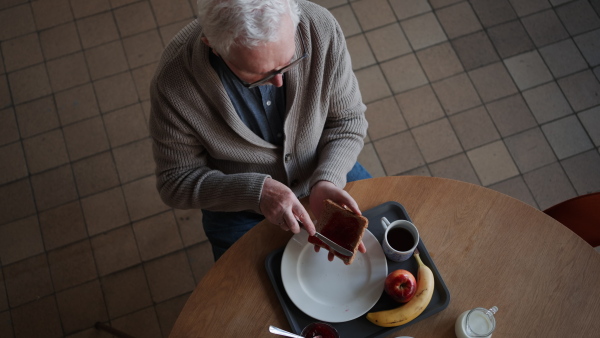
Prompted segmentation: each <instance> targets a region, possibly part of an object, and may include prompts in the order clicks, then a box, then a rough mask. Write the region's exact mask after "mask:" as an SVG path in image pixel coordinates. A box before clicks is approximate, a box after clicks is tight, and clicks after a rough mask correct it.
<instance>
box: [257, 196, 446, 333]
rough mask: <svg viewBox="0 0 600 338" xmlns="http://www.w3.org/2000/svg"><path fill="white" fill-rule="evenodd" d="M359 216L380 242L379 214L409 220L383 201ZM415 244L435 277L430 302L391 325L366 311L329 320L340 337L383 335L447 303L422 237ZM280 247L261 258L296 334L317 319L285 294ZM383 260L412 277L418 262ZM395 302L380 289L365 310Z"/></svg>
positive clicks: (400, 208) (398, 207)
mask: <svg viewBox="0 0 600 338" xmlns="http://www.w3.org/2000/svg"><path fill="white" fill-rule="evenodd" d="M363 216H365V217H366V218H368V219H369V228H368V229H369V231H370V232H371V233H372V234H373V235H374V236H375V238H377V240H378V241H379V242H381V239H382V238H383V234H384V230H383V227H382V226H381V217H386V218H387V219H388V220H389V221H390V222H393V221H395V220H398V219H405V220H408V221H411V219H410V217H409V216H408V214H407V213H406V210H405V209H404V207H403V206H402V205H401V204H400V203H397V202H387V203H384V204H381V205H378V206H376V207H374V208H372V209H369V210H367V211H365V212H363ZM411 222H412V221H411ZM418 227H419V225H418V224H417V228H418ZM417 248H418V249H419V252H420V254H421V259H422V260H423V263H425V265H427V266H429V267H430V268H431V271H433V275H434V278H435V289H434V291H433V297H432V298H431V302H430V303H429V305H428V306H427V308H426V309H425V311H423V313H421V315H419V317H417V318H415V319H414V320H412V321H410V322H408V323H406V324H404V325H401V326H398V327H391V328H386V327H380V326H377V325H375V324H372V323H371V322H369V321H368V320H367V319H366V314H364V315H362V316H360V317H358V318H356V319H354V320H351V321H348V322H343V323H330V324H331V325H332V326H334V327H335V328H336V330H337V331H338V333H339V334H340V337H342V338H350V337H360V338H378V337H385V336H387V335H389V334H391V333H392V332H394V331H397V330H400V329H401V328H403V327H405V326H408V325H411V324H414V323H416V322H419V321H421V320H423V319H425V318H427V317H430V316H432V315H434V314H436V313H438V312H440V311H442V310H444V309H445V308H446V307H448V304H449V303H450V292H449V291H448V287H447V286H446V284H445V283H444V280H443V279H442V276H441V275H440V273H439V271H438V269H437V267H436V266H435V264H434V263H433V260H432V259H431V256H430V255H429V252H427V249H426V248H425V244H424V243H423V239H422V238H421V239H420V241H419V244H418V245H417ZM284 249H285V248H281V249H278V250H275V251H273V252H271V253H270V254H269V255H268V256H267V258H266V260H265V266H266V268H267V274H268V275H269V279H270V280H271V283H273V287H274V288H275V293H276V294H277V298H278V299H279V302H280V303H281V306H282V307H283V311H284V312H285V315H286V317H287V319H288V322H289V323H290V327H291V329H292V331H293V332H295V333H297V334H300V333H301V332H302V329H303V328H304V327H305V326H306V325H308V324H310V323H312V322H315V321H318V320H316V319H314V318H312V317H310V316H308V315H307V314H305V313H304V312H302V311H300V309H298V307H296V305H295V304H294V303H293V302H292V300H291V299H290V297H288V295H287V293H286V292H285V289H284V286H283V282H282V280H281V258H282V256H283V250H284ZM387 264H388V273H389V272H392V271H394V270H397V269H405V270H408V271H410V272H411V273H413V274H414V275H415V277H416V276H417V271H418V263H417V261H416V260H415V259H414V258H413V257H411V258H410V259H408V260H407V261H404V262H401V263H397V262H394V261H391V260H389V259H388V260H387ZM398 306H400V304H399V303H396V302H395V301H394V300H392V299H391V298H390V297H389V296H388V295H387V294H386V293H385V292H382V295H381V297H380V298H379V300H378V301H377V303H376V304H375V305H374V306H373V308H372V309H371V310H369V312H373V311H380V310H387V309H392V308H395V307H398Z"/></svg>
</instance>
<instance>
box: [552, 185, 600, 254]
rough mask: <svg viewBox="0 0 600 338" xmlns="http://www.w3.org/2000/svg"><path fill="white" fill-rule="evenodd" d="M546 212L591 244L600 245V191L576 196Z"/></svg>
mask: <svg viewBox="0 0 600 338" xmlns="http://www.w3.org/2000/svg"><path fill="white" fill-rule="evenodd" d="M544 213H546V214H547V215H548V216H550V217H552V218H554V219H555V220H557V221H559V222H560V223H562V224H564V225H565V226H566V227H567V228H569V229H571V230H572V231H573V232H574V233H576V234H577V235H579V237H581V238H583V239H584V240H585V241H586V242H588V243H589V244H590V245H591V246H593V247H597V246H600V192H597V193H592V194H587V195H583V196H579V197H574V198H572V199H569V200H566V201H564V202H561V203H558V204H556V205H554V206H552V207H550V208H548V209H546V210H544Z"/></svg>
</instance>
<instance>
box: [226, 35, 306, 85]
mask: <svg viewBox="0 0 600 338" xmlns="http://www.w3.org/2000/svg"><path fill="white" fill-rule="evenodd" d="M300 43H301V44H302V51H303V54H302V56H300V57H299V58H298V59H296V60H294V61H292V62H290V63H289V64H288V65H287V66H285V67H283V68H281V69H278V70H275V71H273V72H272V73H271V74H269V75H267V76H266V77H264V78H262V79H260V80H258V81H255V82H252V83H248V82H246V81H244V80H242V79H240V78H239V77H238V76H237V75H235V73H233V72H232V73H233V75H235V76H236V77H237V78H238V80H240V82H241V83H242V85H243V86H244V87H246V88H248V89H252V88H254V87H258V86H260V85H264V84H265V83H267V82H269V81H271V80H272V79H273V78H274V77H275V76H277V75H279V74H283V73H285V72H287V71H288V70H290V69H292V68H293V67H294V66H296V65H297V64H299V63H300V61H302V60H304V59H306V58H307V57H308V53H307V52H306V48H305V47H304V41H303V39H302V33H300Z"/></svg>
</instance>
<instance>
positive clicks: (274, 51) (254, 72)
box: [224, 15, 296, 87]
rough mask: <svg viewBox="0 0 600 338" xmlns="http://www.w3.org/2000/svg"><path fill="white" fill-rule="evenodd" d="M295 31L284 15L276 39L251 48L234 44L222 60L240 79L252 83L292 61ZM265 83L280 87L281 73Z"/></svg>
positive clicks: (281, 81) (294, 49) (288, 18)
mask: <svg viewBox="0 0 600 338" xmlns="http://www.w3.org/2000/svg"><path fill="white" fill-rule="evenodd" d="M295 31H296V28H295V27H294V24H293V22H292V20H291V19H290V17H289V15H285V16H284V17H283V19H282V21H281V28H280V33H279V39H278V40H277V41H275V42H268V43H266V44H264V45H262V46H259V47H254V48H253V49H249V48H245V47H240V46H234V47H233V48H231V50H230V53H229V56H228V58H227V59H224V61H225V63H226V64H227V66H228V67H229V69H231V71H232V72H233V73H234V74H235V75H236V76H237V77H239V78H240V79H241V80H242V81H244V82H246V83H253V82H256V81H259V80H262V79H264V78H265V77H267V76H269V75H270V74H272V73H273V72H274V71H277V70H279V69H281V68H283V67H285V66H287V65H288V64H289V63H290V62H291V61H292V59H293V58H294V54H295V51H296V44H295V42H294V37H295ZM267 83H268V84H272V85H274V86H276V87H281V86H282V85H283V75H282V74H278V75H276V76H275V77H273V78H272V79H271V80H269V82H267Z"/></svg>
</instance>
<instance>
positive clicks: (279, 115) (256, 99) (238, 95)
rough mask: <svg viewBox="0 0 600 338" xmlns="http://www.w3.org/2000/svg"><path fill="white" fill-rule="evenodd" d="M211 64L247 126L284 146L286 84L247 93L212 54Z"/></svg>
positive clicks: (257, 88)
mask: <svg viewBox="0 0 600 338" xmlns="http://www.w3.org/2000/svg"><path fill="white" fill-rule="evenodd" d="M210 64H211V66H212V67H213V68H214V70H215V71H216V72H217V74H219V77H220V78H221V82H222V83H223V86H224V87H225V90H226V91H227V94H228V95H229V99H230V100H231V103H233V107H234V108H235V111H236V112H237V114H238V116H239V117H240V119H242V121H243V122H244V124H245V125H246V126H247V127H248V128H250V130H252V131H253V132H254V133H255V134H256V135H258V136H260V137H261V138H262V139H263V140H265V141H267V142H269V143H272V144H275V145H279V146H280V145H282V144H283V140H284V132H283V122H284V121H285V82H284V85H283V86H281V87H275V86H272V85H263V86H258V87H254V88H252V89H248V88H246V87H244V85H242V83H241V82H240V80H239V79H238V78H237V77H236V76H235V74H233V73H232V72H231V70H230V69H229V67H227V65H226V64H225V62H224V61H223V60H222V59H221V58H220V57H218V56H216V55H215V54H214V53H212V52H211V53H210Z"/></svg>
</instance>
